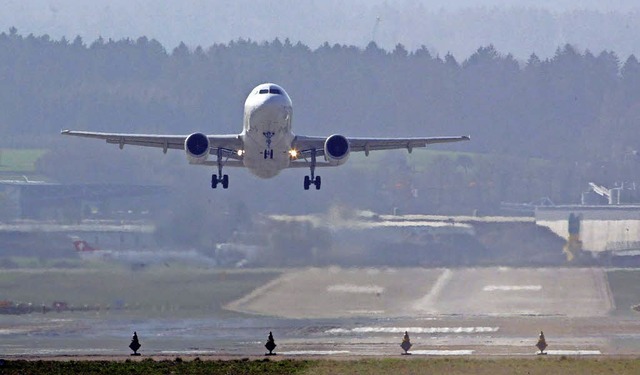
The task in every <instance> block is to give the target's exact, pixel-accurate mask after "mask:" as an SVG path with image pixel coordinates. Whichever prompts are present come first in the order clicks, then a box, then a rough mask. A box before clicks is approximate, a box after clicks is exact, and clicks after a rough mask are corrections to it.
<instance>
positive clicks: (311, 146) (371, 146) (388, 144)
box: [293, 135, 471, 156]
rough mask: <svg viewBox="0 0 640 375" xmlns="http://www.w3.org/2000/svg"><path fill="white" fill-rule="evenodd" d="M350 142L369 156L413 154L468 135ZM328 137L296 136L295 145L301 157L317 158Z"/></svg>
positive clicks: (349, 138)
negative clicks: (389, 152)
mask: <svg viewBox="0 0 640 375" xmlns="http://www.w3.org/2000/svg"><path fill="white" fill-rule="evenodd" d="M345 138H346V140H347V141H348V142H349V148H350V150H351V151H354V152H358V151H360V152H362V151H364V153H365V154H366V155H367V156H368V155H369V152H370V151H376V150H396V149H407V150H408V151H409V152H411V151H412V150H413V149H414V148H418V147H427V145H430V144H436V143H450V142H460V141H468V140H470V139H471V137H470V136H468V135H462V136H455V137H423V138H420V137H415V138H360V137H345ZM327 139H328V138H327V137H308V136H296V138H295V140H294V142H293V144H294V147H295V148H296V149H297V150H298V152H300V154H301V155H306V154H308V153H309V150H315V151H314V152H315V153H316V155H317V156H322V155H324V143H325V141H326V140H327Z"/></svg>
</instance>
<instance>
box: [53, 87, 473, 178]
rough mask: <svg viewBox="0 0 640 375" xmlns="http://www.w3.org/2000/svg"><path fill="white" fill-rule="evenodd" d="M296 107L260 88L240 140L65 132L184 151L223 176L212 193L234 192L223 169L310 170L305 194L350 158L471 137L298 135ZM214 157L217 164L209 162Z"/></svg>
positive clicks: (279, 91)
mask: <svg viewBox="0 0 640 375" xmlns="http://www.w3.org/2000/svg"><path fill="white" fill-rule="evenodd" d="M292 115H293V105H292V103H291V99H290V98H289V95H288V94H287V93H286V91H285V90H284V89H283V88H282V87H280V86H278V85H276V84H273V83H263V84H261V85H258V86H256V87H255V88H254V89H253V90H251V93H250V94H249V96H248V97H247V99H246V101H245V103H244V120H243V123H244V124H243V130H242V132H241V133H240V134H221V135H218V134H213V135H206V134H204V133H192V134H189V135H156V134H124V133H101V132H87V131H72V130H63V131H62V134H65V135H73V136H79V137H87V138H98V139H104V140H106V141H107V143H113V144H117V145H119V146H120V148H121V149H122V148H123V147H124V146H125V145H134V146H146V147H157V148H161V149H162V151H163V152H164V153H166V152H167V150H168V149H178V150H183V151H185V152H186V154H187V159H188V161H189V163H190V164H199V165H209V166H217V168H218V173H217V174H213V175H212V176H211V187H212V188H214V189H215V188H216V187H217V186H218V184H221V185H222V187H223V188H224V189H226V188H228V187H229V176H228V175H226V174H223V173H222V168H223V167H225V166H228V167H245V168H248V169H249V171H250V172H251V173H253V174H254V175H256V176H258V177H261V178H271V177H274V176H276V175H277V174H278V173H280V171H282V170H283V169H285V168H309V169H310V175H308V176H305V177H304V189H305V190H309V187H310V186H311V185H315V187H316V190H319V189H320V186H321V184H322V181H321V179H320V176H317V175H316V174H315V169H316V168H317V167H334V166H339V165H342V164H344V163H345V162H346V161H347V159H348V158H349V154H350V152H352V151H353V152H364V153H365V155H367V156H368V155H369V152H371V151H375V150H391V149H407V150H408V151H409V152H411V151H412V150H413V149H414V148H417V147H426V146H427V145H429V144H434V143H448V142H458V141H468V140H469V139H470V137H469V136H457V137H426V138H425V137H423V138H358V137H346V136H344V135H341V134H333V135H330V136H328V137H311V136H302V135H296V134H294V133H293V131H292V128H291V119H292ZM210 155H213V156H214V157H215V160H209V156H210Z"/></svg>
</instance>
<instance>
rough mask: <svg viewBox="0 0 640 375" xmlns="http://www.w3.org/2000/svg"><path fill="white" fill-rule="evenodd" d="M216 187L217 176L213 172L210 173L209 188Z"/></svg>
mask: <svg viewBox="0 0 640 375" xmlns="http://www.w3.org/2000/svg"><path fill="white" fill-rule="evenodd" d="M217 187H218V176H216V175H215V174H213V175H211V188H212V189H215V188H217Z"/></svg>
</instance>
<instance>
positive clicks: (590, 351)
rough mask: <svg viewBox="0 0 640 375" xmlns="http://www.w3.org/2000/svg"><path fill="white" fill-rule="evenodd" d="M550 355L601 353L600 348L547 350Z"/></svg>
mask: <svg viewBox="0 0 640 375" xmlns="http://www.w3.org/2000/svg"><path fill="white" fill-rule="evenodd" d="M546 353H547V354H549V355H600V354H602V353H601V352H600V351H599V350H547V351H546Z"/></svg>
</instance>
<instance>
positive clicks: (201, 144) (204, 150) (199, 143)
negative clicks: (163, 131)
mask: <svg viewBox="0 0 640 375" xmlns="http://www.w3.org/2000/svg"><path fill="white" fill-rule="evenodd" d="M184 150H185V151H186V153H187V159H188V160H189V163H192V164H198V163H203V162H205V161H206V160H207V158H208V157H209V138H207V136H206V135H204V134H202V133H193V134H191V135H189V136H188V137H187V138H186V139H185V140H184Z"/></svg>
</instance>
